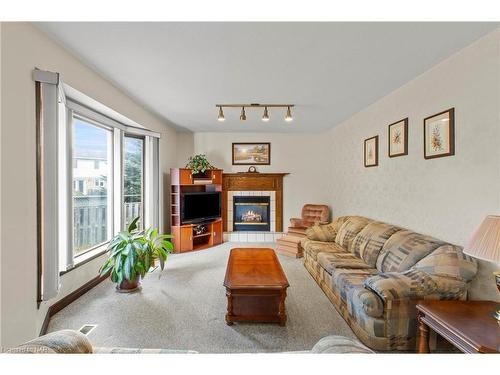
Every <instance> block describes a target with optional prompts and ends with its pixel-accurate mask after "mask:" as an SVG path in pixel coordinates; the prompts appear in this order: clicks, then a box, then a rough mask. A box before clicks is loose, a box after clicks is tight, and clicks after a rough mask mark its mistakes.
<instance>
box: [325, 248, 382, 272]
mask: <svg viewBox="0 0 500 375" xmlns="http://www.w3.org/2000/svg"><path fill="white" fill-rule="evenodd" d="M317 260H318V263H319V265H320V266H321V267H323V269H324V270H325V271H326V272H328V273H329V274H330V275H331V274H332V273H333V271H335V269H336V268H346V269H369V268H373V267H370V266H369V265H368V264H366V263H365V262H364V261H363V260H362V259H359V258H358V257H356V256H354V255H352V254H351V253H347V252H346V253H318V255H317Z"/></svg>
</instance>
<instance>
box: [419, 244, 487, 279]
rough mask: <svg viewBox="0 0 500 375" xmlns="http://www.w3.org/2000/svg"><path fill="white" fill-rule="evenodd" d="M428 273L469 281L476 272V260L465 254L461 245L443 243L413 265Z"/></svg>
mask: <svg viewBox="0 0 500 375" xmlns="http://www.w3.org/2000/svg"><path fill="white" fill-rule="evenodd" d="M413 268H415V269H417V270H420V271H424V272H426V273H428V274H429V275H435V276H443V277H452V278H454V279H457V280H462V281H466V282H467V281H470V280H472V279H473V278H474V276H475V275H476V273H477V262H476V261H475V260H474V258H471V257H470V256H468V255H465V254H464V253H463V251H462V248H461V247H458V246H454V245H448V244H446V245H443V246H440V247H438V248H437V249H436V250H435V251H433V252H432V253H430V254H429V255H427V256H426V257H425V258H423V259H422V260H421V261H419V262H418V263H417V264H415V266H414V267H413Z"/></svg>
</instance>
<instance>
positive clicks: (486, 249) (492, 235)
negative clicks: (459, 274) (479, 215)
mask: <svg viewBox="0 0 500 375" xmlns="http://www.w3.org/2000/svg"><path fill="white" fill-rule="evenodd" d="M464 253H465V254H468V255H470V256H472V257H474V258H478V259H483V260H487V261H490V262H496V263H500V216H495V215H488V216H486V218H485V219H484V220H483V222H482V223H481V225H480V226H479V227H478V228H477V229H476V230H475V231H474V233H473V234H472V236H471V238H470V239H469V242H468V243H467V245H466V246H465V248H464Z"/></svg>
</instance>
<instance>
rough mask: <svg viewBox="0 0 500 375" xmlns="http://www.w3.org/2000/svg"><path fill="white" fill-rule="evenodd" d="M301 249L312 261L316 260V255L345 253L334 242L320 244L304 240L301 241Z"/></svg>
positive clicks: (319, 242) (320, 242)
mask: <svg viewBox="0 0 500 375" xmlns="http://www.w3.org/2000/svg"><path fill="white" fill-rule="evenodd" d="M301 245H302V248H303V249H304V251H305V252H306V253H307V255H308V256H310V257H311V258H312V259H314V260H317V259H318V253H323V252H325V253H345V252H346V251H345V249H344V248H343V247H342V246H340V245H338V244H336V243H335V242H322V241H312V240H304V241H301Z"/></svg>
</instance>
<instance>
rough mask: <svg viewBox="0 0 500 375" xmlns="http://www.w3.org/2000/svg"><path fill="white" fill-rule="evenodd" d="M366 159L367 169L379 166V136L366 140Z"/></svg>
mask: <svg viewBox="0 0 500 375" xmlns="http://www.w3.org/2000/svg"><path fill="white" fill-rule="evenodd" d="M364 159H365V160H364V161H365V167H375V166H377V165H378V135H376V136H375V137H371V138H368V139H365V147H364Z"/></svg>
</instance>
